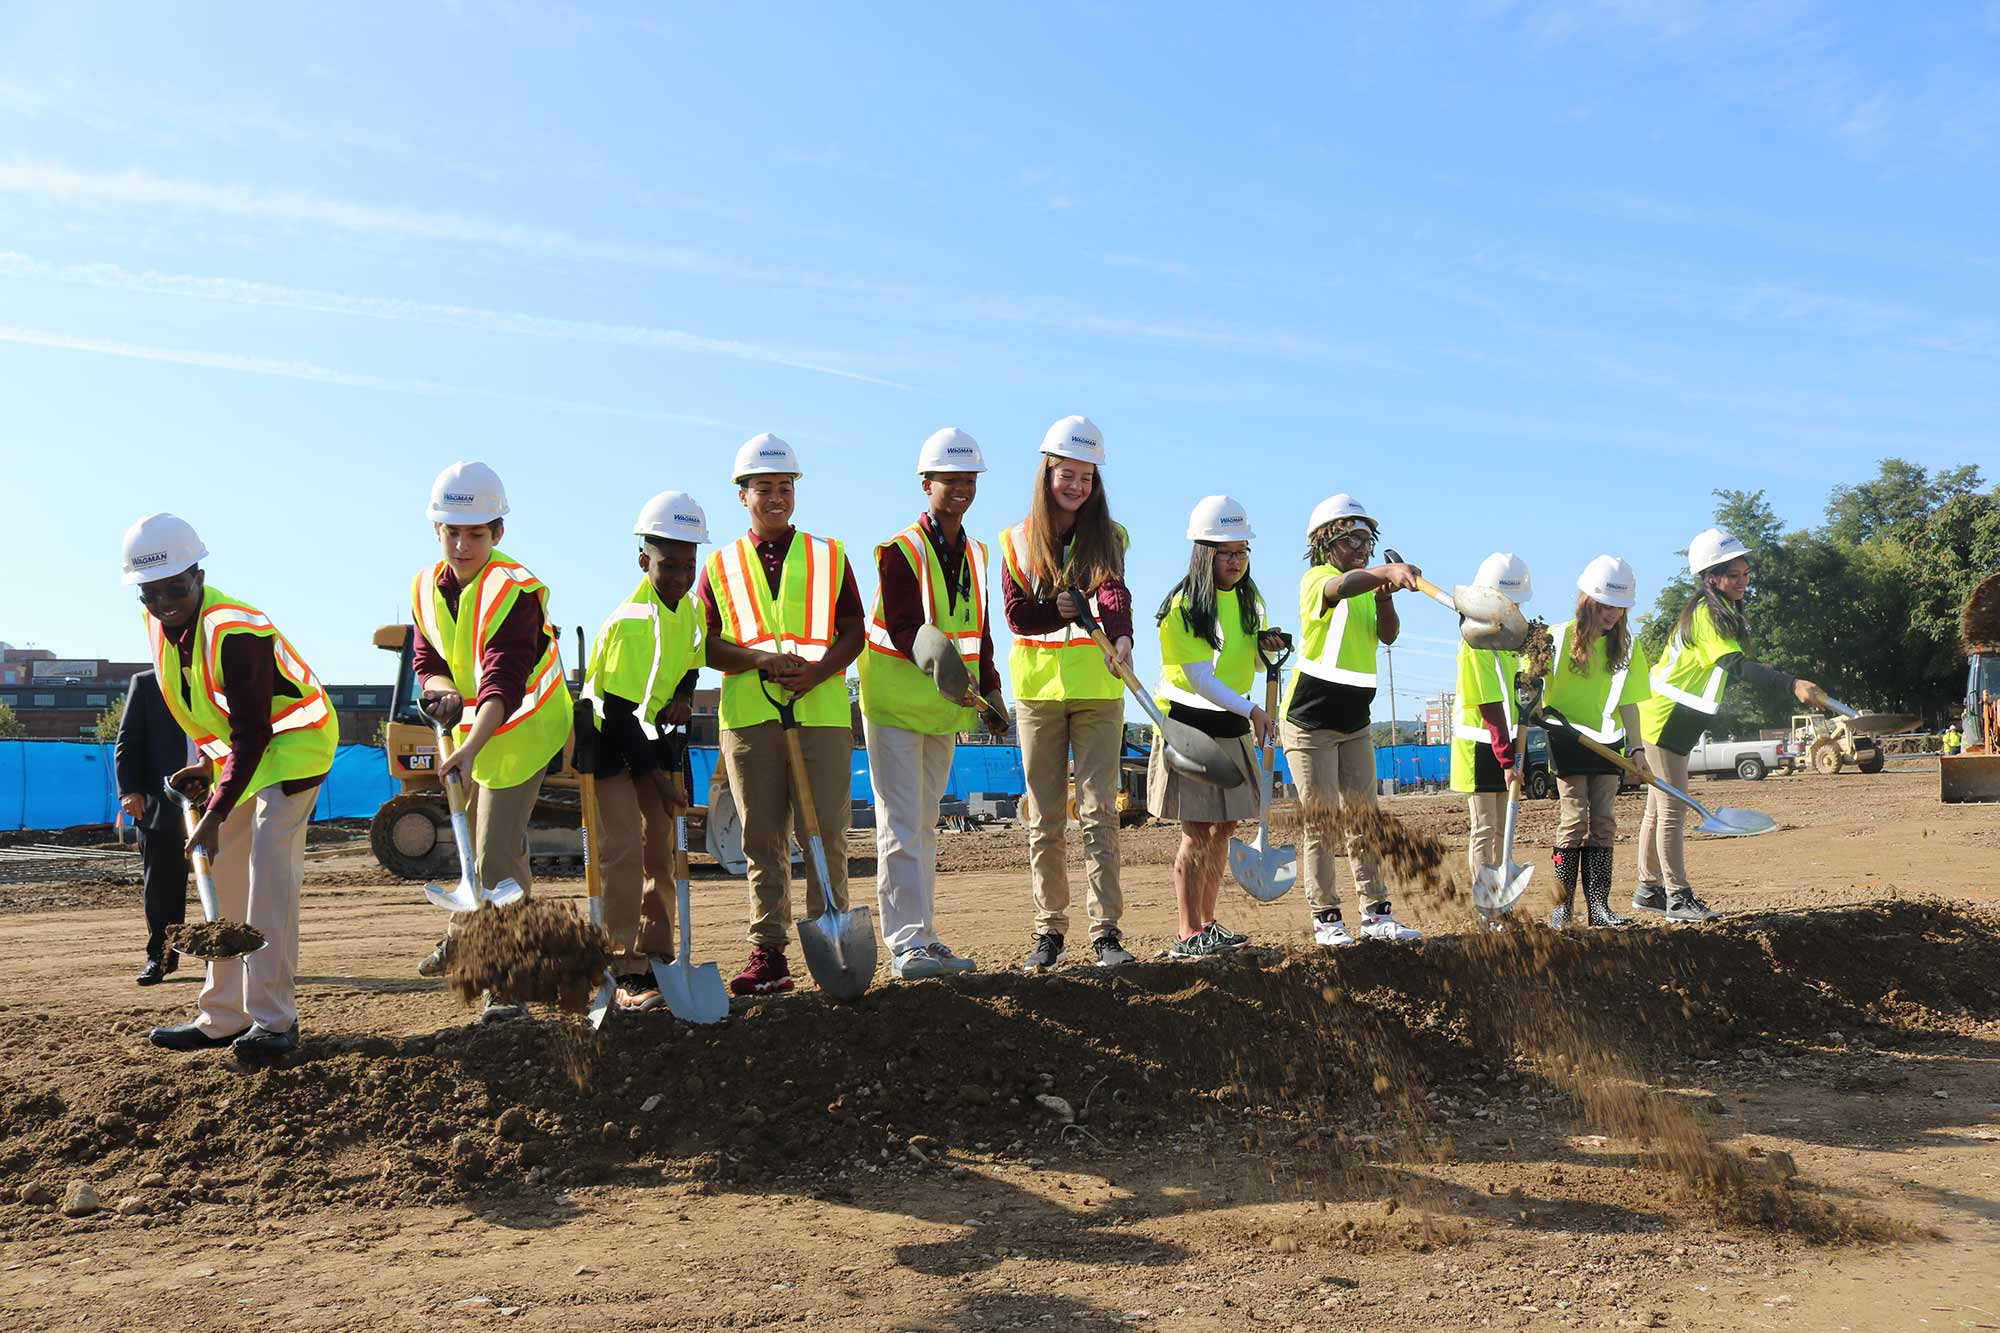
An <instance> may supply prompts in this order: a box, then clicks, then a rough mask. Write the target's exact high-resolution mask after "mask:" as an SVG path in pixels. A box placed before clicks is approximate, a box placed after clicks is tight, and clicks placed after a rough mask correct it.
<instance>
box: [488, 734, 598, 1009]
mask: <svg viewBox="0 0 2000 1333" xmlns="http://www.w3.org/2000/svg"><path fill="white" fill-rule="evenodd" d="M571 734H572V735H574V736H575V737H576V748H575V751H574V753H573V754H572V756H571V759H570V763H571V765H572V766H573V767H575V769H576V777H577V786H578V788H579V790H580V792H581V795H582V798H583V819H582V822H581V824H580V825H579V827H578V830H577V831H578V832H579V833H580V834H582V841H583V892H584V896H585V897H586V898H587V899H588V900H589V902H590V924H591V925H593V926H596V927H597V928H598V929H599V930H602V929H604V880H603V878H602V876H601V875H600V874H599V872H598V868H597V856H596V855H595V854H594V853H593V852H592V851H591V847H590V844H591V841H592V839H594V838H595V837H596V836H597V831H598V827H599V826H598V822H597V710H596V709H594V708H592V707H591V705H590V701H589V700H587V699H579V700H577V701H576V723H575V726H574V727H573V729H572V732H571ZM507 882H508V883H509V884H511V883H513V882H514V881H512V880H508V881H507ZM617 1001H618V978H617V977H615V976H613V975H612V973H611V969H610V968H608V967H607V968H605V969H604V981H603V982H602V983H601V984H600V985H599V986H598V988H597V993H596V994H595V995H593V996H591V997H590V1013H589V1017H590V1026H591V1030H592V1031H595V1030H597V1029H598V1028H601V1027H603V1026H604V1020H605V1018H607V1017H608V1016H609V1015H610V1013H611V1006H612V1005H614V1004H616V1003H617Z"/></svg>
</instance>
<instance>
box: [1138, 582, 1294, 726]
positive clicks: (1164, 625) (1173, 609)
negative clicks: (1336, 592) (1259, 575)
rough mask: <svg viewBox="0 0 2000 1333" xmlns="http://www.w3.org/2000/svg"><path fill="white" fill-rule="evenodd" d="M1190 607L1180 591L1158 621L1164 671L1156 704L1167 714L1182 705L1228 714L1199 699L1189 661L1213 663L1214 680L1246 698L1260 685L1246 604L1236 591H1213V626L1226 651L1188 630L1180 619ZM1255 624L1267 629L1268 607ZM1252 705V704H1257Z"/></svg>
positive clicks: (1253, 636) (1255, 650) (1258, 616)
mask: <svg viewBox="0 0 2000 1333" xmlns="http://www.w3.org/2000/svg"><path fill="white" fill-rule="evenodd" d="M1186 605H1187V594H1186V593H1179V594H1177V595H1176V596H1175V597H1174V600H1173V601H1172V602H1170V603H1168V605H1167V614H1166V615H1165V617H1163V618H1162V619H1161V621H1160V661H1161V663H1162V664H1163V665H1164V669H1163V670H1162V671H1161V672H1160V684H1159V687H1158V689H1157V690H1155V691H1154V694H1153V702H1155V703H1157V704H1158V705H1159V706H1160V710H1161V711H1162V712H1165V711H1166V709H1167V708H1168V706H1169V705H1172V704H1179V705H1180V706H1181V707H1183V708H1203V709H1207V710H1208V711H1209V712H1212V713H1220V712H1225V711H1227V710H1225V709H1222V708H1218V707H1217V706H1216V705H1214V704H1212V703H1210V702H1209V701H1208V700H1206V699H1204V698H1202V697H1201V694H1200V693H1199V692H1198V691H1197V690H1196V689H1195V687H1194V683H1193V682H1192V681H1190V680H1189V679H1188V674H1187V671H1186V667H1187V665H1188V664H1189V663H1191V662H1212V663H1214V665H1215V678H1216V679H1217V680H1219V681H1221V682H1222V683H1223V684H1224V685H1227V686H1228V687H1229V688H1230V689H1232V690H1235V691H1236V692H1237V693H1238V694H1240V695H1242V696H1244V697H1245V698H1246V699H1247V698H1249V697H1250V690H1251V688H1252V687H1253V686H1254V685H1256V683H1257V635H1255V634H1252V633H1248V632H1246V631H1245V630H1244V628H1243V610H1242V604H1241V602H1239V601H1238V599H1237V596H1236V589H1234V588H1218V589H1217V590H1216V593H1215V627H1216V629H1218V630H1220V631H1221V633H1222V647H1221V648H1219V649H1218V648H1211V647H1210V646H1209V644H1208V640H1206V639H1204V638H1201V637H1200V636H1199V635H1197V634H1196V633H1195V632H1194V631H1193V630H1191V629H1189V628H1188V627H1187V623H1186V622H1185V621H1183V620H1182V619H1181V608H1182V607H1184V606H1186ZM1257 626H1258V628H1259V629H1260V630H1262V629H1265V628H1268V627H1267V626H1266V625H1265V623H1264V607H1263V605H1262V604H1261V603H1259V605H1258V607H1257ZM1253 702H1254V700H1253Z"/></svg>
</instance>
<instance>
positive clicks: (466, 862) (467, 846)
mask: <svg viewBox="0 0 2000 1333" xmlns="http://www.w3.org/2000/svg"><path fill="white" fill-rule="evenodd" d="M431 728H432V730H434V731H436V732H437V740H438V762H439V763H440V764H442V763H443V762H444V761H445V760H446V759H448V758H450V757H451V751H452V744H451V737H450V735H449V734H447V733H446V731H445V729H444V727H443V726H442V725H441V724H439V723H438V722H437V721H435V720H433V721H432V722H431ZM444 799H445V804H446V805H449V806H450V807H451V840H452V841H453V842H454V843H456V844H457V846H458V883H457V884H456V885H455V886H454V887H452V888H449V889H447V888H446V887H445V886H444V885H442V884H439V883H438V882H437V881H435V880H433V881H432V882H430V883H429V884H426V885H424V897H426V898H428V899H429V900H430V902H431V905H432V906H433V907H442V908H443V909H444V910H445V911H447V912H476V911H478V910H479V909H480V908H481V907H482V906H486V905H489V904H490V905H491V906H494V907H507V906H509V905H511V904H513V903H518V902H520V901H521V899H523V898H525V897H527V896H528V891H527V890H526V889H524V888H522V887H521V886H520V884H518V883H517V882H515V881H514V880H511V879H503V880H501V881H500V882H499V883H498V884H495V885H494V886H493V887H492V888H491V889H484V890H482V889H481V888H480V887H479V880H478V879H477V877H476V876H475V875H474V873H473V868H472V832H471V830H470V829H468V828H467V827H466V824H465V784H464V783H463V782H462V781H460V780H459V776H458V774H456V773H453V774H452V775H451V776H450V777H448V778H447V779H445V784H444Z"/></svg>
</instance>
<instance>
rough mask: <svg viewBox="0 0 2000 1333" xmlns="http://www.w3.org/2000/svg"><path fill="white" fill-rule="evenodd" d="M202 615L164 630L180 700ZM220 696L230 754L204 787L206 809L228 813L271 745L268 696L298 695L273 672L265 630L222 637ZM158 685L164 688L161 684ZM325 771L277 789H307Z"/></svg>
mask: <svg viewBox="0 0 2000 1333" xmlns="http://www.w3.org/2000/svg"><path fill="white" fill-rule="evenodd" d="M200 626H201V621H200V618H199V617H197V618H195V619H194V620H191V621H189V622H188V625H187V627H186V628H185V629H183V630H181V631H180V632H179V633H177V634H172V635H169V636H168V641H169V642H171V643H172V644H173V645H174V648H175V650H176V651H178V652H179V653H180V655H181V690H182V694H181V702H182V703H184V704H186V703H191V702H192V701H191V700H190V699H189V698H188V691H190V690H192V689H193V688H194V678H193V676H192V675H190V674H189V673H188V663H189V660H190V658H191V657H192V656H193V654H194V651H195V632H196V631H197V630H198V629H199V628H200ZM221 664H222V697H223V700H224V701H225V702H226V703H228V705H229V755H228V757H227V758H225V759H224V760H223V761H222V765H221V767H219V768H218V769H216V771H215V786H214V789H213V790H212V791H210V793H209V797H208V809H209V810H210V812H212V813H218V814H220V815H221V816H222V818H224V819H227V818H228V817H229V812H230V811H232V810H234V809H235V808H236V803H237V802H238V801H241V800H242V799H243V795H244V792H245V790H246V789H247V788H248V787H249V786H250V778H251V776H252V775H253V774H254V773H256V771H257V765H258V764H259V763H261V762H262V761H263V758H264V751H266V750H268V749H270V748H271V699H272V696H273V695H274V694H276V693H278V692H280V691H282V692H283V693H284V694H285V695H286V696H288V697H290V698H294V699H296V698H298V697H299V692H298V687H297V686H295V685H293V684H292V683H291V682H290V681H288V680H286V679H285V678H284V677H283V676H280V675H279V674H278V661H277V657H276V656H275V654H274V650H273V649H272V647H271V638H270V636H269V635H267V634H232V635H230V636H229V637H228V638H226V639H224V640H223V641H222V653H221ZM161 688H162V689H164V688H166V686H165V685H164V684H162V686H161ZM325 779H326V775H325V774H324V773H319V774H315V775H314V776H312V777H309V778H292V779H290V780H289V781H287V782H283V783H280V784H279V786H278V790H280V791H282V792H284V793H285V795H287V796H296V795H298V794H299V793H300V792H302V791H310V790H312V789H313V788H314V787H317V786H319V784H320V783H321V782H323V781H325Z"/></svg>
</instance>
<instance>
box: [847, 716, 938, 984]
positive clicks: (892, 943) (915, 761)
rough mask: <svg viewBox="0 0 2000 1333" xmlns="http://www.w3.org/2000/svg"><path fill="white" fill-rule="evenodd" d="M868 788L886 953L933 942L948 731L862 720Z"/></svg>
mask: <svg viewBox="0 0 2000 1333" xmlns="http://www.w3.org/2000/svg"><path fill="white" fill-rule="evenodd" d="M861 726H862V730H863V731H864V732H865V733H866V735H867V737H868V777H869V781H870V782H872V783H873V784H874V787H875V901H876V903H877V905H878V907H879V909H880V911H881V914H882V921H881V926H882V940H883V942H884V943H885V944H887V945H888V946H889V952H890V953H892V954H896V953H907V952H909V951H910V950H912V949H921V948H923V947H924V946H925V945H927V944H935V943H936V942H937V938H938V934H937V924H936V921H935V919H934V918H935V916H936V913H937V826H938V802H940V801H942V800H943V799H944V792H945V788H946V787H947V786H949V785H950V784H951V755H952V751H953V750H955V749H956V748H957V747H958V737H957V736H955V735H945V736H931V735H927V734H925V733H923V732H919V731H908V730H905V729H904V728H902V727H892V726H889V725H887V724H885V723H880V722H873V721H870V720H868V719H866V718H864V719H862V723H861Z"/></svg>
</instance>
